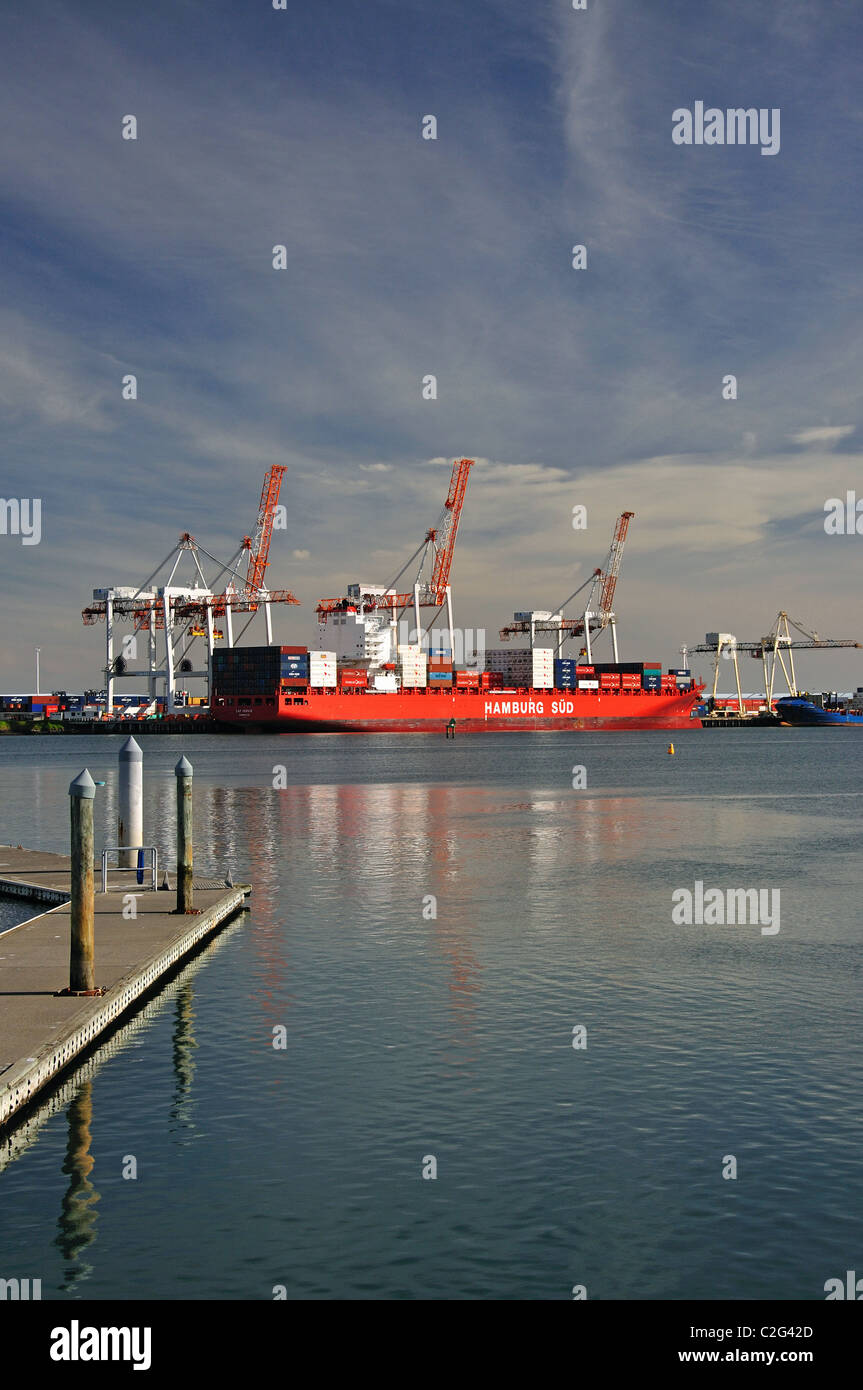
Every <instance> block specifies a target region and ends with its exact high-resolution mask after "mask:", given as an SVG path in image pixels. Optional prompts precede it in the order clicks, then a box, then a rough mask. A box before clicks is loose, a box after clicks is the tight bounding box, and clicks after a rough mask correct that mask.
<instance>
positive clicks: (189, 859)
mask: <svg viewBox="0 0 863 1390" xmlns="http://www.w3.org/2000/svg"><path fill="white" fill-rule="evenodd" d="M174 775H175V776H176V778H177V911H178V912H194V910H195V906H194V901H193V893H192V865H193V861H194V847H193V843H192V764H191V763H190V762H189V759H188V758H187V757H186V756H185V754H184V755H183V757H182V758H181V759H180V761H179V762H178V763H177V766H176V767H175V768H174Z"/></svg>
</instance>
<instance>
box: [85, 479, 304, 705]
mask: <svg viewBox="0 0 863 1390" xmlns="http://www.w3.org/2000/svg"><path fill="white" fill-rule="evenodd" d="M285 471H286V469H285V467H284V466H283V465H282V464H275V465H274V466H273V467H272V468H270V469H269V471H268V472H267V474H266V476H265V478H264V485H263V489H262V491H261V502H260V506H259V508H258V518H257V525H256V528H255V535H254V537H249V536H244V537H243V539H242V541H241V543H240V546H239V548H238V549H237V551H236V552H235V554H234V555H233V556H232V557H231V559H230V560H229V561H228V562H227V563H226V564H221V563H220V561H219V560H217V559H216V558H215V556H213V555H211V554H210V553H209V551H207V550H205V549H204V547H203V546H202V545H200V544H199V543H198V542H197V541H196V540H195V538H194V536H192V535H190V533H189V532H188V531H184V532H183V534H182V535H181V536H180V538H179V540H178V542H177V544H176V546H174V548H173V549H172V550H171V551H170V552H169V554H168V555H166V557H165V559H164V560H163V561H162V562H161V563H160V564H159V565H157V566H156V568H155V569H154V570H153V572H152V574H151V575H149V577H148V578H147V579H145V581H144V583H143V584H141V585H139V586H138V587H137V588H135V587H133V586H132V585H125V586H113V587H109V588H104V589H94V590H93V602H92V603H91V604H89V605H88V607H86V608H85V609H84V610H83V612H82V615H81V616H82V617H83V620H84V622H85V624H88V625H90V624H92V623H96V622H99V621H103V620H104V621H105V622H106V664H105V678H106V687H107V690H106V694H107V709H108V712H109V713H110V712H111V710H112V709H113V705H114V681H115V679H116V678H117V677H121V676H122V677H136V676H138V677H141V676H146V677H147V679H148V681H149V691H150V698H151V700H154V699H155V698H156V694H157V692H156V681H157V680H158V679H163V680H164V682H165V697H166V700H167V702H168V705H169V708H170V707H171V706H172V705H173V703H174V695H175V688H176V672H177V670H178V669H179V671H180V672H182V674H183V675H186V676H192V677H196V676H197V677H202V678H204V679H206V681H207V684H208V688H209V685H210V677H211V674H212V659H213V648H214V643H215V642H216V641H217V640H220V639H221V638H222V635H223V634H222V632H221V630H220V629H217V628H216V627H215V626H214V622H213V620H214V618H220V619H221V618H224V620H225V632H226V635H227V642H226V645H227V646H228V647H233V646H234V641H235V638H234V630H233V615H234V614H235V613H248V614H249V615H250V616H249V620H248V622H247V623H246V624H245V626H244V627H243V629H242V631H241V632H240V633H239V636H240V637H242V636H243V633H245V631H246V628H248V626H249V623H251V622H252V620H253V619H254V616H255V614H256V613H257V612H258V610H259V608H260V607H263V609H264V617H265V622H266V632H267V644H268V645H271V644H272V641H273V626H272V612H271V606H272V604H274V603H285V604H296V603H299V599H297V598H295V597H294V595H293V594H292V593H291V592H290V591H289V590H288V589H268V588H267V587H266V584H265V582H264V580H265V574H266V570H267V566H268V564H269V550H270V541H271V539H272V533H273V525H274V520H275V514H276V507H277V505H278V498H279V489H280V487H281V481H282V477H283V476H284V473H285ZM201 556H203V557H204V558H205V559H206V560H207V561H209V562H210V563H211V564H213V565H216V566H218V570H217V571H216V573H215V574H214V575H213V577H212V578H211V579H210V580H208V579H207V577H206V575H205V573H204V569H203V566H202V564H201V559H200V557H201ZM243 557H245V572H244V571H243V569H241V568H240V566H242V564H243ZM183 564H185V566H186V569H187V570H188V569H189V568H190V567H191V571H192V573H191V575H190V576H189V577H190V579H191V582H190V583H179V582H177V581H178V577H179V576H178V571H179V570H180V567H181V565H183ZM117 620H121V621H122V620H127V621H128V620H131V622H132V625H133V629H134V633H133V635H132V636H130V637H126V638H124V639H123V644H122V646H123V651H122V654H121V655H118V656H115V654H114V636H115V624H116V622H117ZM157 632H163V633H164V664H163V665H159V663H158V660H157V638H156V634H157ZM137 633H146V640H147V647H148V657H147V665H146V667H144V668H143V669H137V670H133V669H131V668H130V661H131V662H134V661H135V660H136V659H137V655H138V653H137V638H136V636H135V635H134V634H137ZM202 636H203V637H204V638H205V640H206V646H207V661H206V666H205V667H204V668H202V669H198V670H196V669H195V668H194V665H193V663H192V661H191V659H190V658H189V657H188V656H187V652H188V650H189V647H190V644H192V643H193V642H194V641H195V640H197V638H198V637H202Z"/></svg>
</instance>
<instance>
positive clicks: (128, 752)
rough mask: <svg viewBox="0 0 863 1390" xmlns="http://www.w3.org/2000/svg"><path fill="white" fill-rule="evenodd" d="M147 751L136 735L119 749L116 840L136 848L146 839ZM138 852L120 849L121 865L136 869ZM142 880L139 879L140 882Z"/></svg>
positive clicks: (125, 867) (121, 866)
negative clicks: (145, 790)
mask: <svg viewBox="0 0 863 1390" xmlns="http://www.w3.org/2000/svg"><path fill="white" fill-rule="evenodd" d="M143 776H144V754H143V753H142V752H141V749H140V747H139V745H138V744H137V743H136V742H135V740H134V739H133V738H127V739H126V742H125V743H124V744H123V746H122V748H121V749H120V785H119V790H118V806H117V844H118V845H132V846H134V847H135V848H137V846H138V845H140V844H142V843H143V839H144V813H143V805H144V788H143ZM136 862H137V856H136V855H135V853H134V852H133V850H132V849H129V850H125V851H123V852H121V854H120V858H119V867H120V868H121V869H134V867H135V865H136ZM141 881H142V880H141V879H139V880H138V882H139V883H140V882H141Z"/></svg>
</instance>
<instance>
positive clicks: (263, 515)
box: [243, 463, 287, 600]
mask: <svg viewBox="0 0 863 1390" xmlns="http://www.w3.org/2000/svg"><path fill="white" fill-rule="evenodd" d="M286 472H287V468H286V467H285V465H284V464H283V463H274V464H273V466H272V468H271V469H270V471H269V472H268V473H267V474H266V476H265V477H264V485H263V487H262V488H261V502H260V506H259V507H258V521H257V525H256V527H255V537H254V540H251V539H250V538H249V537H248V536H246V537H245V538H244V541H243V545H244V546H245V545H246V544H247V543H248V550H249V565H248V569H247V571H246V592H245V598H246V600H249V599H253V598H255V596H256V595H257V592H258V590H259V589H261V588H262V587H263V584H264V575H265V574H266V571H267V566H268V564H269V563H270V541H271V540H272V536H273V519H274V517H275V513H276V506H277V504H278V501H279V490H280V488H281V486H282V478H283V477H284V475H285V473H286Z"/></svg>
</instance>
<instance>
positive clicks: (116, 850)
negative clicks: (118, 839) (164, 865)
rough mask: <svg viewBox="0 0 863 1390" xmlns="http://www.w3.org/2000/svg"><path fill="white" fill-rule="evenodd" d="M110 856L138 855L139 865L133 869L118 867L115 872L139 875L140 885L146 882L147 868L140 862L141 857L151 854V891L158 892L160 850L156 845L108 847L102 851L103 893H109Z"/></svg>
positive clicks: (135, 865) (133, 866)
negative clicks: (145, 870)
mask: <svg viewBox="0 0 863 1390" xmlns="http://www.w3.org/2000/svg"><path fill="white" fill-rule="evenodd" d="M109 854H137V855H138V856H139V862H138V863H137V864H134V865H132V867H131V868H120V866H119V865H118V866H117V869H116V870H115V872H116V873H120V874H138V875H140V877H138V879H137V882H138V883H143V882H144V867H145V866H144V864H143V863H141V862H140V856H141V855H142V854H143V855H147V854H149V855H150V890H151V892H154V893H155V892H156V889H157V886H158V885H157V882H156V878H157V874H158V872H159V851H158V849H157V848H156V846H155V845H106V846H105V848H104V849H103V850H102V892H103V893H107V891H108V855H109Z"/></svg>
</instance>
